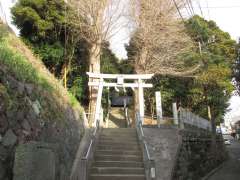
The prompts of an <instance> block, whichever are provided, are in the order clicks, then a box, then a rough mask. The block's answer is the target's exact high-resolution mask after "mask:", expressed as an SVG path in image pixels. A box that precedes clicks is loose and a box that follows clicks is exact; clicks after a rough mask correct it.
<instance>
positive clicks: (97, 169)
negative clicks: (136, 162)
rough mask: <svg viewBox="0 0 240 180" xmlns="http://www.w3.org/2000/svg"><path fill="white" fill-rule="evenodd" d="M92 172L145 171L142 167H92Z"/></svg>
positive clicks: (122, 172)
mask: <svg viewBox="0 0 240 180" xmlns="http://www.w3.org/2000/svg"><path fill="white" fill-rule="evenodd" d="M91 173H92V174H143V175H144V173H145V171H144V168H142V167H137V168H133V167H93V168H92V169H91Z"/></svg>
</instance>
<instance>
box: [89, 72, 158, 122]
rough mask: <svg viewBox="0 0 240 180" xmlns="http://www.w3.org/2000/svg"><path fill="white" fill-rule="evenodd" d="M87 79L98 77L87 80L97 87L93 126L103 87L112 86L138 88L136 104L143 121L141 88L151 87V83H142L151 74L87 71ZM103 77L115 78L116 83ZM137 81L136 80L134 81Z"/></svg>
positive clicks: (97, 116)
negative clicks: (126, 81) (127, 81)
mask: <svg viewBox="0 0 240 180" xmlns="http://www.w3.org/2000/svg"><path fill="white" fill-rule="evenodd" d="M87 74H88V76H89V79H98V81H89V83H88V85H89V86H93V87H98V96H97V103H96V108H95V116H94V123H93V126H96V122H97V120H100V111H101V100H102V92H103V87H114V88H118V87H121V88H127V87H128V88H132V89H135V88H138V105H139V114H140V117H141V119H142V121H143V119H144V118H143V117H144V93H143V88H152V87H153V85H152V84H146V83H144V80H148V79H151V78H152V77H153V74H97V73H90V72H87ZM105 79H113V80H114V79H115V80H117V81H116V83H112V82H111V83H110V82H105V81H104V80H105ZM124 80H133V81H134V82H133V83H125V82H124ZM136 81H137V82H136Z"/></svg>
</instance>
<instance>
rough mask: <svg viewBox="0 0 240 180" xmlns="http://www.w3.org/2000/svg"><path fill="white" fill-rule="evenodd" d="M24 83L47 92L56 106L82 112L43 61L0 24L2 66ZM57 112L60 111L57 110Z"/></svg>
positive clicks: (0, 59) (0, 60)
mask: <svg viewBox="0 0 240 180" xmlns="http://www.w3.org/2000/svg"><path fill="white" fill-rule="evenodd" d="M1 64H2V65H3V66H5V67H6V68H7V71H8V72H9V73H10V74H12V75H14V77H15V78H16V79H17V80H19V81H22V82H24V83H30V84H34V85H36V87H40V89H42V90H44V91H46V92H47V93H45V94H47V96H48V97H49V98H51V99H54V101H55V102H54V104H58V105H61V106H62V107H64V106H65V107H66V104H69V105H71V106H72V107H74V108H78V109H79V110H82V108H81V107H80V105H79V103H78V101H77V100H76V98H75V97H74V96H73V95H72V94H70V93H69V92H68V91H67V90H66V89H65V88H64V87H63V86H62V85H61V83H60V82H59V81H58V80H57V79H56V78H55V77H54V76H53V75H52V74H51V73H50V72H49V71H48V70H47V69H46V67H45V66H44V65H43V63H42V61H41V60H40V59H38V58H37V57H35V56H34V55H33V53H32V52H31V50H30V49H29V48H28V47H26V45H25V44H24V43H23V42H22V41H21V40H20V39H19V38H17V37H16V36H15V35H13V34H12V33H11V32H9V30H8V28H7V27H6V26H4V25H2V24H0V65H1ZM55 109H56V110H57V111H60V109H57V108H55Z"/></svg>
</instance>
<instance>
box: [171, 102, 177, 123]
mask: <svg viewBox="0 0 240 180" xmlns="http://www.w3.org/2000/svg"><path fill="white" fill-rule="evenodd" d="M172 108H173V119H174V125H178V111H177V103H173V104H172Z"/></svg>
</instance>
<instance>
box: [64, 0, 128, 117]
mask: <svg viewBox="0 0 240 180" xmlns="http://www.w3.org/2000/svg"><path fill="white" fill-rule="evenodd" d="M68 3H69V5H70V6H71V7H72V8H73V9H74V10H75V12H76V13H75V17H73V18H72V19H71V21H72V22H73V24H74V25H75V26H76V27H77V28H78V30H79V35H80V36H81V37H82V38H83V39H85V40H86V41H87V42H88V44H89V47H90V48H89V56H90V57H89V71H90V72H94V73H100V55H101V49H102V45H103V43H104V42H105V41H108V40H109V39H110V38H112V37H113V36H114V35H116V34H117V33H118V32H119V30H120V29H121V28H123V27H124V26H126V25H127V22H126V21H123V20H122V17H123V16H124V14H125V12H126V8H125V4H126V0H69V1H68ZM96 98H97V89H96V88H95V89H90V106H89V107H90V109H89V111H90V112H91V113H92V112H94V110H95V104H96ZM92 118H93V117H91V118H90V119H92Z"/></svg>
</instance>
